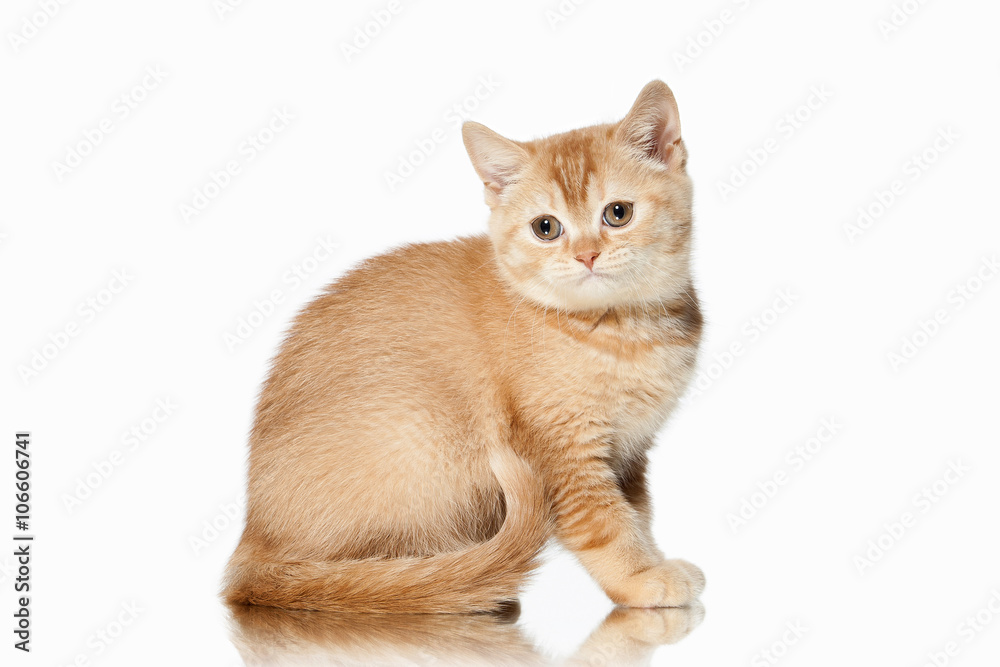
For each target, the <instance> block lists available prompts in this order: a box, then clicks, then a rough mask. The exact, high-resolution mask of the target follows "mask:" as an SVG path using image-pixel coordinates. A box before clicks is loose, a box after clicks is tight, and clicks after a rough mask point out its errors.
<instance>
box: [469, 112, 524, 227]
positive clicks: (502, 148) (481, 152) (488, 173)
mask: <svg viewBox="0 0 1000 667" xmlns="http://www.w3.org/2000/svg"><path fill="white" fill-rule="evenodd" d="M462 141H464V142H465V150H466V151H468V153H469V158H470V159H471V160H472V166H473V167H474V168H475V170H476V173H477V174H479V179H480V180H481V181H482V182H483V185H484V186H486V205H487V206H489V207H490V208H494V207H496V206H497V205H498V204H499V203H500V195H501V194H502V193H503V190H504V188H506V187H507V186H508V185H510V184H511V183H513V182H514V180H516V178H517V175H518V173H519V172H520V171H521V170H522V169H523V168H524V165H525V164H527V162H528V153H527V151H525V150H524V149H523V148H521V147H520V146H519V145H517V144H516V143H514V142H513V141H511V140H510V139H507V138H505V137H502V136H500V135H499V134H497V133H496V132H494V131H493V130H491V129H490V128H488V127H486V126H485V125H481V124H479V123H475V122H473V121H468V122H466V123H465V124H463V125H462Z"/></svg>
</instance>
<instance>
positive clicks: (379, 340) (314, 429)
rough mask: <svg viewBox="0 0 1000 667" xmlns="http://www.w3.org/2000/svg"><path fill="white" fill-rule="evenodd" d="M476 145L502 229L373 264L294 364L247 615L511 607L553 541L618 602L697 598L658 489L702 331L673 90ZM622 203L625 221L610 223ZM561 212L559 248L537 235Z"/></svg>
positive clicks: (269, 397)
mask: <svg viewBox="0 0 1000 667" xmlns="http://www.w3.org/2000/svg"><path fill="white" fill-rule="evenodd" d="M464 138H465V142H466V146H467V148H468V150H469V154H470V157H471V158H472V161H473V166H474V167H475V168H476V171H477V173H478V174H479V175H480V177H481V178H482V180H483V183H484V187H485V194H486V201H487V204H489V205H490V208H491V216H490V222H489V236H488V237H487V236H473V237H469V238H464V239H459V240H456V241H451V242H442V243H431V244H419V245H411V246H406V247H403V248H400V249H398V250H395V251H393V252H390V253H388V254H386V255H382V256H379V257H375V258H372V259H370V260H368V261H366V262H364V263H363V264H362V265H361V266H360V267H358V268H356V269H355V270H353V271H352V272H350V273H349V274H347V275H346V276H344V277H343V278H342V279H340V280H338V281H337V282H335V283H334V284H333V285H331V286H330V287H329V288H328V289H327V291H326V292H325V293H324V294H323V295H321V296H320V297H319V298H318V299H316V301H314V302H313V303H312V304H310V305H309V306H308V307H307V308H306V309H305V310H304V311H303V312H302V313H301V314H300V315H299V316H298V318H297V319H296V321H295V322H294V324H293V326H292V328H291V330H290V332H289V335H288V337H287V339H286V341H285V342H284V344H283V346H282V348H281V350H280V352H279V353H278V355H277V357H276V358H275V360H274V363H273V367H272V368H271V372H270V374H269V377H268V379H267V381H266V383H265V385H264V387H263V390H262V392H261V397H260V401H259V404H258V407H257V414H256V418H255V421H254V426H253V430H252V433H251V438H250V470H249V480H248V487H249V491H248V506H247V522H246V527H245V530H244V533H243V536H242V539H241V541H240V544H239V545H238V547H237V549H236V552H235V553H234V555H233V557H232V559H231V561H230V564H229V568H228V570H227V578H226V584H225V592H224V595H225V598H226V599H227V600H228V601H230V602H232V603H237V604H253V605H262V606H274V607H283V608H289V609H313V610H334V611H378V612H406V613H411V612H469V611H490V610H496V609H497V608H500V607H502V606H503V604H504V603H505V602H506V601H509V600H512V599H514V598H516V596H517V594H518V591H519V590H520V587H521V585H522V584H523V581H524V579H525V576H526V575H527V573H528V572H529V571H530V570H531V568H532V567H533V566H534V563H535V558H536V556H537V554H538V552H539V550H540V549H541V548H542V546H543V545H544V544H545V542H546V540H547V539H548V538H549V536H550V535H553V534H554V535H555V536H556V537H557V538H558V539H559V540H560V541H561V542H562V543H563V544H565V545H566V546H567V547H568V548H570V549H571V550H573V551H574V552H575V553H576V554H577V555H578V557H579V558H580V560H581V562H582V563H583V564H584V565H585V566H586V567H587V568H588V569H589V570H590V572H591V573H592V574H593V576H594V577H595V579H596V580H597V581H598V582H599V583H600V584H601V586H602V587H603V588H604V590H605V591H606V592H607V594H608V595H609V596H610V597H611V598H612V600H614V601H615V602H618V603H620V604H625V605H632V606H647V607H653V606H672V605H683V604H687V603H689V602H691V601H692V600H693V599H694V598H695V597H696V596H697V595H698V594H699V592H700V591H701V589H702V587H703V585H704V578H703V577H702V575H701V572H700V571H699V570H698V569H697V568H695V567H694V566H693V565H690V564H688V563H686V562H684V561H676V560H674V561H672V560H665V559H664V557H663V555H662V554H661V553H660V551H659V550H658V548H657V547H656V544H655V541H654V540H653V537H652V534H651V532H650V516H651V503H650V499H649V494H648V492H647V490H646V484H645V466H646V454H645V452H646V450H647V449H648V448H649V446H650V445H651V444H652V442H653V438H654V436H655V434H656V432H657V431H658V429H659V428H660V427H661V426H662V424H663V423H664V421H665V419H666V418H667V416H668V415H669V413H670V411H671V410H672V409H673V407H674V406H675V404H676V402H677V400H678V399H679V397H680V395H681V393H682V392H683V391H684V388H685V386H686V384H687V382H688V381H689V379H690V377H691V374H692V371H693V368H694V363H695V357H696V353H697V347H698V342H699V339H700V334H701V316H700V312H699V309H698V301H697V296H696V294H695V291H694V287H693V286H692V282H691V278H690V275H689V252H690V233H691V185H690V181H689V179H688V177H687V175H686V173H685V169H684V163H685V161H686V152H685V148H684V145H683V142H682V141H681V139H680V125H679V121H678V118H677V110H676V104H675V103H674V99H673V95H672V94H671V93H670V90H669V89H668V88H667V87H666V86H665V85H664V84H663V83H662V82H653V83H651V84H649V85H648V86H647V87H646V88H645V89H644V90H643V92H642V93H641V94H640V96H639V98H638V99H637V101H636V103H635V105H634V106H633V108H632V110H631V111H630V112H629V114H628V115H627V116H626V117H625V119H624V120H623V121H621V122H619V123H615V124H610V125H598V126H594V127H590V128H585V129H582V130H575V131H572V132H569V133H566V134H563V135H555V136H553V137H548V138H545V139H539V140H536V141H533V142H514V141H511V140H508V139H505V138H503V137H501V136H500V135H497V134H495V133H493V132H492V131H490V130H487V129H486V128H485V127H483V126H481V125H477V124H474V123H467V124H466V127H465V128H464ZM613 201H628V202H630V203H633V204H634V218H633V220H632V221H631V222H630V223H629V224H628V225H626V226H624V227H620V228H611V227H609V226H608V225H606V224H603V223H602V222H601V214H602V211H603V210H604V207H605V206H606V205H607V204H608V203H609V202H613ZM543 214H544V215H551V216H555V217H557V218H558V220H559V221H560V222H561V224H562V226H563V228H564V234H563V235H562V236H560V237H559V238H557V239H555V240H553V241H548V242H545V241H540V240H539V239H538V238H536V237H535V236H534V235H533V233H532V231H531V227H530V223H531V221H532V220H533V219H534V218H535V217H537V216H539V215H543ZM581 253H584V255H583V256H587V257H594V259H593V268H589V267H586V266H584V264H583V263H582V261H583V260H580V259H578V257H579V256H581Z"/></svg>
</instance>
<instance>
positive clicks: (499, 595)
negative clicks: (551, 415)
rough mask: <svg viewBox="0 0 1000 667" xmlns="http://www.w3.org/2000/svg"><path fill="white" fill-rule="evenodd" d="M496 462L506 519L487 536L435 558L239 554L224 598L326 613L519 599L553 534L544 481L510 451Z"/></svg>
mask: <svg viewBox="0 0 1000 667" xmlns="http://www.w3.org/2000/svg"><path fill="white" fill-rule="evenodd" d="M490 465H491V467H492V469H493V473H494V475H495V476H496V478H497V480H498V481H499V482H500V487H501V488H502V489H503V493H504V501H505V505H506V517H505V519H504V523H503V525H502V526H501V528H500V530H499V531H498V532H497V533H496V535H494V536H493V537H491V538H490V539H489V540H487V541H486V542H482V543H480V544H477V545H475V546H472V547H469V548H468V549H463V550H461V551H452V552H446V553H441V554H436V555H433V556H426V557H421V558H417V557H412V558H387V559H365V560H349V561H292V562H280V563H261V562H256V561H253V560H242V562H241V559H238V557H235V558H234V562H233V563H230V566H229V572H228V577H227V582H226V587H225V590H224V592H223V596H224V597H225V599H226V601H227V602H229V603H231V604H252V605H260V606H266V607H280V608H284V609H312V610H320V611H352V612H400V613H468V612H490V611H500V610H502V609H503V608H504V603H505V602H509V601H512V600H514V599H516V597H517V594H518V591H519V590H520V587H521V585H522V584H523V582H524V579H525V577H526V575H527V574H528V573H529V572H530V571H531V570H532V568H533V567H534V566H535V564H536V560H537V557H538V553H539V552H540V551H541V549H542V547H543V546H544V545H545V542H546V540H547V539H548V537H549V532H550V524H549V513H548V511H547V509H546V504H545V503H546V501H545V497H544V491H543V486H542V484H541V482H540V480H539V479H538V477H537V476H536V474H535V473H534V471H533V470H532V469H531V467H530V466H529V465H528V464H527V462H525V461H524V460H523V459H521V458H520V457H518V456H517V455H516V454H515V453H514V452H513V451H512V450H511V449H509V448H504V449H503V450H498V451H495V452H493V453H492V454H491V456H490Z"/></svg>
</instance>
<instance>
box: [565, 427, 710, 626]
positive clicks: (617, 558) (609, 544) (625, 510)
mask: <svg viewBox="0 0 1000 667" xmlns="http://www.w3.org/2000/svg"><path fill="white" fill-rule="evenodd" d="M566 451H567V455H566V457H565V460H564V461H562V462H560V464H559V465H558V471H559V472H558V474H557V475H556V476H555V477H554V478H553V479H552V480H550V485H551V489H550V497H551V498H552V503H553V509H554V511H555V518H556V534H557V536H558V537H559V539H560V541H562V543H563V544H564V545H566V547H567V548H569V549H570V550H571V551H573V552H574V553H575V554H576V556H577V557H578V558H579V559H580V562H581V563H583V565H584V567H586V568H587V570H588V571H589V572H590V573H591V575H592V576H593V577H594V579H596V580H597V582H598V583H599V584H600V585H601V588H603V589H604V592H605V593H607V595H608V597H610V598H611V599H612V600H613V601H614V602H616V603H618V604H623V605H627V606H630V607H678V606H683V605H686V604H689V603H690V602H692V601H693V600H694V599H696V598H697V597H698V595H699V594H700V593H701V591H702V589H703V588H704V585H705V578H704V575H702V573H701V570H699V569H698V568H697V567H695V566H694V565H691V564H690V563H687V562H686V561H682V560H665V559H664V558H663V556H662V555H661V554H660V552H659V551H658V550H657V549H656V548H655V546H654V545H652V544H651V538H650V537H649V536H648V521H647V520H645V519H644V518H643V517H642V516H641V514H640V512H639V511H638V510H637V509H636V508H635V507H633V505H632V504H631V503H630V502H629V500H628V499H627V498H626V495H625V493H624V492H623V490H622V488H621V487H619V485H618V480H617V476H616V475H615V472H614V470H613V468H612V465H611V464H610V463H609V462H608V460H607V459H606V458H604V457H602V456H600V455H599V454H598V452H601V451H603V448H593V449H592V450H591V451H593V452H594V454H593V455H590V456H581V453H582V452H583V451H586V449H585V447H580V446H576V447H572V448H567V450H566ZM646 500H647V507H648V498H647V499H646Z"/></svg>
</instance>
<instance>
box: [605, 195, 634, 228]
mask: <svg viewBox="0 0 1000 667" xmlns="http://www.w3.org/2000/svg"><path fill="white" fill-rule="evenodd" d="M631 219H632V204H630V203H629V202H625V201H615V202H611V203H610V204H608V205H607V206H605V207H604V222H606V223H607V224H609V225H611V226H612V227H624V226H625V225H627V224H628V223H629V221H630V220H631Z"/></svg>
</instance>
